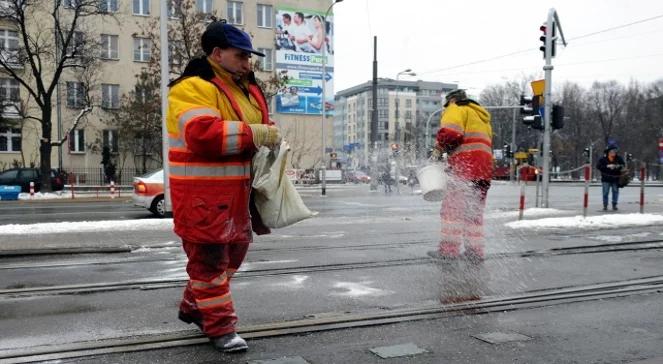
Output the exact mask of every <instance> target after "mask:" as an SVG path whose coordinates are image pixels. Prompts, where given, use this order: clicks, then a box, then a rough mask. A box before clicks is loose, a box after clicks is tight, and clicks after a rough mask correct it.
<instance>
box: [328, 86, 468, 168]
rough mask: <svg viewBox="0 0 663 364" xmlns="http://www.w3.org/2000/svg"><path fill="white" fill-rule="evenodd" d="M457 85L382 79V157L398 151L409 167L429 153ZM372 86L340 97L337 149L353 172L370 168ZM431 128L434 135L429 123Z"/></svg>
mask: <svg viewBox="0 0 663 364" xmlns="http://www.w3.org/2000/svg"><path fill="white" fill-rule="evenodd" d="M456 87H457V85H455V84H451V83H443V82H428V81H421V80H420V81H401V80H393V79H388V78H381V79H378V98H377V114H378V118H377V119H378V125H377V135H376V138H375V140H376V142H377V145H378V150H380V151H381V152H380V153H389V150H391V151H398V153H397V154H398V155H400V156H401V158H402V160H403V161H404V163H405V164H411V163H413V162H414V161H415V160H416V159H417V158H420V157H421V156H422V155H425V153H426V150H425V145H426V139H427V138H428V140H429V144H428V145H432V144H430V143H432V140H433V139H434V138H435V133H436V132H437V129H438V125H439V111H440V109H441V107H442V97H443V95H444V94H445V93H446V92H448V91H450V90H453V89H455V88H456ZM372 104H373V102H372V82H371V81H368V82H366V83H363V84H360V85H357V86H354V87H351V88H348V89H346V90H342V91H339V92H338V93H336V97H335V106H336V109H335V111H336V112H335V115H334V141H333V143H334V148H335V150H336V151H338V152H337V154H340V155H341V157H340V158H341V159H342V160H343V161H344V163H345V165H346V167H347V168H349V169H358V168H360V169H365V168H367V167H368V166H369V157H370V151H371V148H370V141H371V111H372ZM429 121H430V123H429V124H428V125H429V127H428V133H426V130H427V128H426V125H427V123H428V122H429Z"/></svg>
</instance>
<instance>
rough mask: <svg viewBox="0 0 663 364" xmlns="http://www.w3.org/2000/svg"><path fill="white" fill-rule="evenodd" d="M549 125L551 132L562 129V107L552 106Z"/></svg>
mask: <svg viewBox="0 0 663 364" xmlns="http://www.w3.org/2000/svg"><path fill="white" fill-rule="evenodd" d="M551 125H552V128H553V130H557V129H561V128H563V127H564V107H563V106H562V105H553V108H552V124H551Z"/></svg>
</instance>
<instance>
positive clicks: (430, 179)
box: [417, 163, 447, 201]
mask: <svg viewBox="0 0 663 364" xmlns="http://www.w3.org/2000/svg"><path fill="white" fill-rule="evenodd" d="M417 179H419V186H421V193H422V195H423V197H424V200H426V201H442V196H443V195H444V190H445V189H446V188H447V175H446V173H444V166H443V165H442V164H439V163H434V164H429V165H427V166H424V167H422V168H421V169H420V170H419V171H417Z"/></svg>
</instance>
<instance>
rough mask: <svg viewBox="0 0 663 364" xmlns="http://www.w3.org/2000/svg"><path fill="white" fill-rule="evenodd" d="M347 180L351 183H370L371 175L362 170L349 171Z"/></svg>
mask: <svg viewBox="0 0 663 364" xmlns="http://www.w3.org/2000/svg"><path fill="white" fill-rule="evenodd" d="M345 180H346V181H347V182H351V183H369V182H370V181H371V177H370V176H369V175H367V174H366V173H364V172H362V171H347V172H346V174H345Z"/></svg>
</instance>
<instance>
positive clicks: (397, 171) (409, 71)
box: [394, 68, 417, 194]
mask: <svg viewBox="0 0 663 364" xmlns="http://www.w3.org/2000/svg"><path fill="white" fill-rule="evenodd" d="M401 75H406V76H416V75H417V74H416V73H415V72H412V69H410V68H408V69H406V70H403V71H400V72H398V73H397V74H396V100H395V101H396V131H397V133H396V137H397V138H394V139H397V140H396V142H397V143H398V144H405V143H401V122H400V119H401V113H400V110H399V106H400V103H401V100H400V95H399V90H400V87H401V86H400V85H399V84H398V81H399V78H400V77H401ZM403 139H405V138H403ZM399 148H400V146H399ZM397 156H398V155H394V163H395V169H394V174H395V175H396V192H397V193H399V194H400V193H401V189H400V169H399V166H398V158H397Z"/></svg>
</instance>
